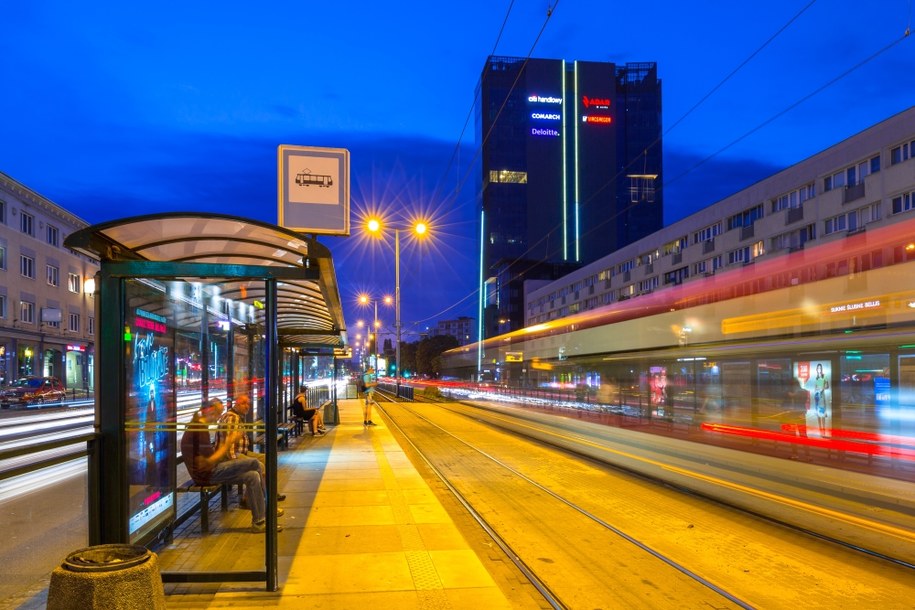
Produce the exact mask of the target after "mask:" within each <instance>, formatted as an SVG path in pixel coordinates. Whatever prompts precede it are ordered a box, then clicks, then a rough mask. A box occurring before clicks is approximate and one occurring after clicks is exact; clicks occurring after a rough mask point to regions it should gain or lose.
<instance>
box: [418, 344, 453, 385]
mask: <svg viewBox="0 0 915 610" xmlns="http://www.w3.org/2000/svg"><path fill="white" fill-rule="evenodd" d="M458 345H460V343H459V342H458V340H457V339H455V338H454V337H452V336H451V335H437V336H434V337H426V338H424V339H423V340H421V341H420V342H419V345H417V346H416V372H417V373H418V374H421V375H429V376H430V377H438V376H439V375H440V374H441V370H442V368H441V358H440V356H441V354H442V352H444V351H447V350H449V349H452V348H455V347H457V346H458Z"/></svg>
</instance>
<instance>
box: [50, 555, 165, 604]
mask: <svg viewBox="0 0 915 610" xmlns="http://www.w3.org/2000/svg"><path fill="white" fill-rule="evenodd" d="M70 608H80V609H81V610H102V609H105V610H109V609H110V610H134V609H136V610H147V609H154V610H160V609H164V608H165V589H164V588H163V586H162V577H161V575H160V574H159V557H158V556H157V555H156V554H155V553H153V552H152V551H150V550H148V549H146V547H142V546H137V545H131V544H101V545H97V546H90V547H87V548H85V549H80V550H78V551H74V552H72V553H70V554H69V555H67V558H66V559H65V560H64V562H63V564H61V565H60V567H58V568H57V569H55V570H54V572H52V573H51V585H50V587H49V589H48V610H68V609H70Z"/></svg>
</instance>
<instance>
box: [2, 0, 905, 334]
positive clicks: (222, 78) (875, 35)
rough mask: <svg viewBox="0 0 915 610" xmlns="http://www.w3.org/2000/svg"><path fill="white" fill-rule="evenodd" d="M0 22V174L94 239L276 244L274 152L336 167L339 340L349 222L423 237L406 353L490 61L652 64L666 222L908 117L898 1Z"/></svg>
mask: <svg viewBox="0 0 915 610" xmlns="http://www.w3.org/2000/svg"><path fill="white" fill-rule="evenodd" d="M509 7H510V8H511V10H510V12H509ZM548 9H552V10H551V13H550V15H549V17H548V16H547V12H548ZM3 13H4V19H3V20H4V27H3V35H2V36H0V68H2V75H3V83H4V86H3V87H2V89H0V143H2V145H0V171H2V172H4V173H6V174H8V175H10V176H12V177H13V178H15V179H16V180H18V181H20V182H22V183H24V184H25V185H27V186H28V187H30V188H32V189H33V190H35V191H37V192H39V193H41V194H42V195H44V196H45V197H47V198H49V199H51V200H52V201H54V202H56V203H58V204H59V205H61V206H63V207H65V208H67V209H69V210H70V211H72V212H73V213H75V214H76V215H78V216H80V217H82V218H83V219H85V220H86V221H88V222H90V223H95V222H101V221H105V220H110V219H114V218H120V217H124V216H132V215H135V214H144V213H150V212H159V211H168V210H188V211H212V212H225V213H230V214H236V215H239V216H244V217H250V218H256V219H260V220H266V221H269V222H276V220H277V212H276V208H277V206H276V172H277V169H276V147H277V146H278V145H279V144H293V145H303V146H327V147H335V148H347V149H349V150H350V151H351V159H352V174H353V179H352V184H351V193H352V203H353V224H354V235H353V236H352V237H349V238H339V237H337V238H323V241H324V242H325V243H327V244H328V245H329V247H330V248H331V250H332V252H333V254H334V260H335V264H336V268H337V274H338V279H339V281H340V286H341V297H342V298H343V300H344V303H345V306H346V312H347V313H346V315H347V324H348V326H349V327H350V328H351V329H354V327H355V322H356V320H357V319H360V318H366V317H367V316H366V313H367V312H365V311H362V310H359V309H358V308H357V307H356V306H355V299H356V295H357V294H358V293H360V292H363V291H368V292H372V293H375V294H378V295H380V294H383V293H392V292H393V284H394V265H393V255H392V252H391V250H390V248H385V247H383V246H379V244H377V243H374V244H373V243H369V242H368V241H367V240H365V239H362V238H360V237H359V236H358V235H357V233H358V228H359V226H358V219H359V217H360V215H361V214H363V213H364V211H365V210H369V209H373V210H375V209H377V210H379V211H383V212H385V213H387V214H389V215H391V214H394V215H396V214H398V213H402V214H406V213H409V214H414V213H418V212H425V213H429V214H432V215H433V216H434V218H435V220H434V223H435V231H434V239H433V240H432V241H429V242H426V243H425V244H424V245H422V246H417V245H415V244H409V243H405V244H404V250H403V256H402V278H401V286H402V294H403V302H404V308H403V316H402V318H403V323H404V329H405V331H412V330H416V329H421V328H423V327H424V326H429V325H434V322H435V321H436V320H438V319H444V318H453V317H456V316H458V315H470V316H475V315H476V296H475V294H474V290H475V287H476V286H475V279H476V277H477V269H476V267H475V261H476V253H477V250H478V243H477V240H478V236H477V235H478V225H477V216H478V214H477V208H476V202H475V200H474V190H475V185H474V184H473V182H472V180H471V177H470V175H469V174H468V171H469V163H470V161H471V160H472V159H473V158H474V155H475V151H476V148H475V147H476V142H475V141H474V136H473V134H474V128H473V122H472V111H473V109H472V104H473V94H474V87H475V86H476V84H477V80H478V78H479V75H480V71H481V69H482V66H483V63H484V62H485V60H486V57H487V56H488V55H489V54H491V53H493V52H494V53H495V54H497V55H510V56H520V57H524V56H527V55H528V54H531V55H532V56H534V57H546V58H556V59H566V60H574V59H581V60H591V61H614V62H617V63H625V62H638V61H655V62H657V63H658V71H659V74H660V76H661V79H662V81H663V108H664V116H663V125H664V130H665V134H664V151H665V159H664V163H665V174H666V175H665V176H662V179H663V182H664V186H663V188H664V189H665V206H666V210H665V220H666V221H667V222H671V221H674V220H678V219H680V218H682V217H684V216H686V215H688V214H689V213H692V212H693V211H696V210H698V209H700V208H702V207H705V206H707V205H709V204H711V203H714V202H715V201H717V200H718V199H721V198H723V197H725V196H727V195H729V194H730V193H732V192H734V191H737V190H739V189H741V188H743V187H745V186H747V185H748V184H751V183H753V182H755V181H757V180H759V179H761V178H764V177H766V176H768V175H770V174H772V173H774V172H775V171H778V170H780V169H782V168H784V167H787V166H789V165H792V164H794V163H797V162H798V161H801V160H803V159H805V158H806V157H808V156H810V155H812V154H815V153H816V152H818V151H820V150H822V149H823V148H826V147H828V146H830V145H832V144H835V143H838V142H840V141H841V140H843V139H845V138H847V137H849V136H851V135H853V134H855V133H857V132H859V131H861V130H863V129H865V128H867V127H869V126H870V125H873V124H875V123H877V122H879V121H881V120H883V119H885V118H888V117H890V116H892V115H893V114H895V113H897V112H900V111H902V110H904V109H906V108H908V107H910V106H912V105H913V104H915V77H913V76H912V75H913V74H915V50H913V41H912V39H911V37H909V38H905V39H904V40H903V36H904V33H905V31H906V28H907V27H909V26H910V23H911V13H912V8H911V0H875V1H873V2H869V3H863V2H850V1H846V0H837V1H831V2H830V1H825V0H819V1H814V2H810V1H809V0H801V1H787V0H773V1H770V2H767V3H745V2H723V1H708V2H698V3H683V2H671V1H666V0H665V1H656V2H639V3H631V4H627V3H611V2H606V1H601V2H597V1H591V0H577V1H576V0H560V1H559V2H555V1H553V2H545V1H543V0H537V1H525V0H517V1H515V2H511V1H509V0H465V1H464V2H461V3H452V2H442V3H437V2H427V1H426V2H418V1H415V0H404V1H402V2H397V3H378V2H366V1H361V0H358V1H350V2H327V3H318V4H317V5H311V3H303V2H288V1H286V0H275V1H273V2H263V3H260V4H259V5H252V4H250V3H241V2H236V1H234V0H226V1H223V2H219V3H208V2H200V3H177V2H163V3H159V4H153V5H149V4H147V5H138V4H130V3H114V2H91V1H90V2H88V3H72V2H65V1H63V0H45V1H42V2H16V3H10V6H7V7H5V8H4V11H3ZM506 14H508V17H507V19H506ZM503 22H504V23H505V27H504V30H503V31H502V33H501V37H500V30H502V25H503ZM497 41H498V43H497ZM744 62H745V63H744ZM710 93H711V95H709V94H710ZM706 96H708V97H706ZM697 104H698V105H697ZM468 116H470V117H471V121H470V123H466V130H465V122H466V121H467V119H468ZM462 133H463V137H462ZM459 142H460V145H459V144H458V143H459ZM389 245H390V243H389ZM379 314H380V315H379V317H381V318H382V320H383V321H384V323H385V324H386V325H387V326H391V325H392V324H393V314H391V313H389V312H388V313H385V311H384V308H381V309H380V311H379Z"/></svg>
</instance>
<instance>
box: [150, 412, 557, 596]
mask: <svg viewBox="0 0 915 610" xmlns="http://www.w3.org/2000/svg"><path fill="white" fill-rule="evenodd" d="M338 419H339V423H338V424H337V425H335V426H328V433H327V434H326V435H325V436H322V437H312V436H311V435H310V434H309V433H308V432H307V430H306V432H305V435H304V436H300V437H298V438H294V439H293V441H292V442H291V443H290V447H289V449H288V450H285V451H280V452H279V455H278V464H279V468H278V470H279V476H278V481H277V483H278V489H279V490H280V492H281V493H284V494H286V500H285V501H283V502H281V503H280V504H279V506H280V507H282V508H283V509H284V510H285V515H284V516H283V517H281V518H280V519H279V522H280V523H281V524H282V525H283V526H284V530H283V531H281V532H279V533H278V534H277V536H278V545H277V547H278V555H279V584H280V588H279V590H278V591H275V592H270V591H266V590H265V588H264V585H263V584H262V583H234V582H233V583H204V584H201V583H181V584H175V583H167V584H166V585H165V592H166V596H167V604H168V607H169V608H182V607H186V608H224V607H232V608H263V607H275V608H371V609H372V610H384V609H387V608H399V609H410V608H416V609H431V608H436V609H440V608H474V607H477V608H488V609H489V608H519V607H522V608H538V607H541V604H540V603H538V602H537V601H535V600H534V599H533V596H532V595H531V594H530V591H525V589H530V588H531V587H530V585H529V584H527V583H526V582H521V581H520V580H513V579H515V578H516V576H515V572H514V568H513V567H510V566H507V565H506V563H507V562H506V561H504V557H501V556H500V554H501V552H500V551H499V552H496V551H498V549H497V548H496V549H491V551H489V552H487V551H486V550H485V549H486V548H487V542H485V541H484V540H483V539H482V538H483V537H482V536H479V537H478V536H476V535H475V534H471V535H470V537H471V539H472V540H470V541H469V540H468V537H467V536H465V535H464V534H463V533H462V529H463V530H464V531H465V532H466V531H467V528H466V527H465V526H460V527H459V525H458V524H457V523H456V522H455V515H457V517H456V518H457V519H459V520H460V519H463V517H461V516H460V515H459V514H457V512H456V511H454V510H453V509H452V510H451V513H449V511H448V510H446V509H445V507H444V506H443V504H442V501H440V499H439V496H437V494H436V493H434V492H433V490H432V489H431V488H430V483H432V485H435V481H431V480H430V481H427V480H426V479H425V478H424V477H423V476H422V475H421V474H420V472H418V471H417V469H416V468H415V467H414V466H413V464H412V463H411V461H410V460H409V458H408V457H407V455H406V454H405V452H404V450H403V449H402V448H401V446H400V444H398V442H397V440H396V439H395V438H394V435H393V433H392V431H391V430H389V429H388V427H387V426H386V424H385V422H384V421H383V420H382V417H381V416H380V414H379V413H378V411H377V410H376V411H375V413H374V414H373V420H374V421H375V423H376V424H377V425H375V426H370V427H365V426H363V423H362V405H361V403H360V402H359V401H358V400H356V399H348V400H338ZM446 502H447V500H446ZM210 511H211V512H210V514H211V519H212V520H213V521H212V522H211V532H210V533H209V534H208V535H203V534H202V533H201V532H200V524H199V519H190V520H189V521H188V522H187V525H186V526H185V527H186V528H189V529H186V530H185V531H178V532H177V534H176V537H175V542H174V543H173V544H171V545H169V546H168V547H167V548H164V549H162V550H161V551H159V560H160V567H161V569H162V570H163V572H165V571H169V570H176V569H180V568H181V567H182V565H185V566H193V567H194V569H207V568H208V566H209V567H210V568H215V567H219V568H221V569H227V568H232V569H235V568H238V567H241V568H243V569H251V568H257V567H258V563H260V566H259V567H260V568H261V569H262V568H263V557H264V555H263V553H264V539H263V535H258V534H254V533H249V532H248V531H247V529H248V528H247V526H248V525H249V524H250V512H248V511H245V510H242V509H239V508H238V507H237V505H234V504H233V505H232V506H230V510H229V511H228V512H224V513H220V510H219V501H218V500H214V501H213V502H212V503H211V506H210ZM465 525H466V524H465ZM475 538H479V539H475ZM474 545H475V546H476V549H474V548H472V547H473V546H474ZM481 549H483V552H482V556H481Z"/></svg>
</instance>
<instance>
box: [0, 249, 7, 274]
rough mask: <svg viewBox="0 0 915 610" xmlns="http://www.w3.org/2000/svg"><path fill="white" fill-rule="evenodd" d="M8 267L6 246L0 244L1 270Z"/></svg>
mask: <svg viewBox="0 0 915 610" xmlns="http://www.w3.org/2000/svg"><path fill="white" fill-rule="evenodd" d="M5 269H6V246H0V270H5Z"/></svg>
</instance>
